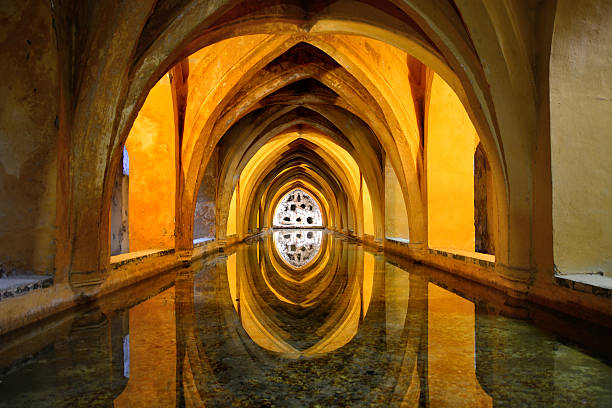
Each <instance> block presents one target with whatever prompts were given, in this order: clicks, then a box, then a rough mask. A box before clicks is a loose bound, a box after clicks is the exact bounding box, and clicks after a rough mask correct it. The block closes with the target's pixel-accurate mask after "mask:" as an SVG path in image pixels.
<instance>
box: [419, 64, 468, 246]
mask: <svg viewBox="0 0 612 408" xmlns="http://www.w3.org/2000/svg"><path fill="white" fill-rule="evenodd" d="M426 126H427V127H426V139H425V143H426V155H427V158H426V160H427V162H426V163H427V209H428V212H427V219H428V240H429V247H430V248H454V249H460V250H466V251H474V150H475V148H476V145H477V143H478V136H477V134H476V130H475V129H474V126H473V125H472V122H471V120H470V118H469V117H468V115H467V112H466V111H465V109H464V108H463V105H462V104H461V101H460V100H459V98H458V97H457V95H456V94H455V93H454V92H453V90H452V89H451V88H450V87H449V86H448V85H447V84H446V82H444V80H442V78H440V77H439V76H438V75H434V77H433V80H432V84H431V93H430V96H429V103H428V114H427V122H426Z"/></svg>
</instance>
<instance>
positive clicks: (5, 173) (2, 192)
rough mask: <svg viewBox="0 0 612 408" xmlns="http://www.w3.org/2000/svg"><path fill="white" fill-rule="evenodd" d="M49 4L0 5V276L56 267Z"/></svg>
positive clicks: (55, 122)
mask: <svg viewBox="0 0 612 408" xmlns="http://www.w3.org/2000/svg"><path fill="white" fill-rule="evenodd" d="M51 4H52V2H51V3H50V2H48V1H37V0H32V1H5V2H2V4H1V5H0V58H1V59H2V64H0V77H2V81H0V100H2V103H1V104H0V273H2V271H4V272H5V273H7V272H8V273H12V272H18V273H19V272H28V273H29V272H34V273H42V274H45V273H49V272H50V271H52V270H53V267H54V262H55V211H56V197H57V196H56V179H57V140H58V136H57V135H58V128H59V119H58V115H59V95H58V94H59V91H58V89H59V73H58V71H59V68H58V67H59V60H58V48H59V47H58V44H57V43H56V35H55V31H54V28H53V17H52V12H51Z"/></svg>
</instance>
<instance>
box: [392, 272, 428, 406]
mask: <svg viewBox="0 0 612 408" xmlns="http://www.w3.org/2000/svg"><path fill="white" fill-rule="evenodd" d="M391 268H394V267H391ZM391 271H392V272H393V274H396V275H400V276H396V277H395V279H394V283H395V285H393V286H390V285H389V286H388V292H387V297H389V296H400V293H397V292H398V291H408V293H407V294H406V295H407V296H408V300H407V304H406V305H405V309H404V310H405V315H404V321H403V325H402V329H401V333H400V335H399V336H398V337H399V339H398V340H399V341H397V340H396V341H389V340H388V341H387V344H389V345H395V346H396V347H397V349H395V350H393V349H391V350H390V351H391V352H393V353H397V354H400V353H401V354H403V355H402V359H401V361H398V362H397V364H396V365H395V367H393V369H392V370H393V371H392V376H393V377H394V380H395V385H394V389H393V394H392V400H391V401H392V403H391V404H390V405H391V406H394V407H395V406H401V407H413V406H414V407H416V406H419V405H420V406H427V394H426V393H424V392H422V391H421V390H426V389H427V387H426V384H421V379H423V378H425V377H424V376H425V375H426V368H424V364H423V361H424V359H426V357H425V355H426V353H425V352H424V350H423V342H424V339H425V341H426V339H427V326H426V325H427V313H426V312H427V281H426V280H424V279H423V278H422V277H421V276H419V275H416V274H410V275H409V274H407V273H406V272H405V271H404V270H401V269H399V268H398V269H391ZM398 286H399V287H398ZM394 292H395V293H394ZM400 303H403V302H400ZM390 334H391V335H392V336H393V337H396V336H397V335H395V334H392V333H387V336H389V335H390ZM393 340H394V339H393Z"/></svg>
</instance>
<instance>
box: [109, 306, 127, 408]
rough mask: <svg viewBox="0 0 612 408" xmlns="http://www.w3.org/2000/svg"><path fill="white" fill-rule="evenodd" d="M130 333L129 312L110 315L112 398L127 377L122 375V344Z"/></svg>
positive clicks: (125, 382)
mask: <svg viewBox="0 0 612 408" xmlns="http://www.w3.org/2000/svg"><path fill="white" fill-rule="evenodd" d="M129 333H130V321H129V313H128V312H127V311H125V310H119V311H117V312H115V313H114V314H113V315H112V316H111V344H112V357H111V358H112V368H111V369H112V387H113V388H112V389H113V399H114V398H116V397H117V396H118V395H119V394H121V392H122V391H123V389H124V388H125V386H126V385H127V382H128V379H127V377H126V376H125V375H124V371H125V365H126V363H127V364H129V361H127V362H126V356H125V350H124V344H125V338H126V336H128V335H129Z"/></svg>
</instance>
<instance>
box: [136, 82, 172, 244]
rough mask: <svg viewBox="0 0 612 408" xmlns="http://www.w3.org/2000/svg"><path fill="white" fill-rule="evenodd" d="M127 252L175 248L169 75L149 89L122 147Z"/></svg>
mask: <svg viewBox="0 0 612 408" xmlns="http://www.w3.org/2000/svg"><path fill="white" fill-rule="evenodd" d="M125 146H126V148H127V151H128V155H129V158H130V186H129V190H130V193H129V196H130V202H129V235H130V251H131V252H135V251H140V250H143V249H153V248H171V247H174V217H175V189H176V187H175V186H176V169H175V132H174V113H173V106H172V94H171V90H170V81H169V80H168V76H167V75H166V76H164V77H162V79H161V80H160V81H159V82H158V83H157V84H156V85H155V86H154V87H153V89H151V92H149V96H148V97H147V99H146V101H145V104H144V105H143V107H142V109H141V110H140V112H139V113H138V117H137V118H136V120H135V121H134V126H133V127H132V130H131V131H130V135H129V136H128V139H127V141H126V144H125Z"/></svg>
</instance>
